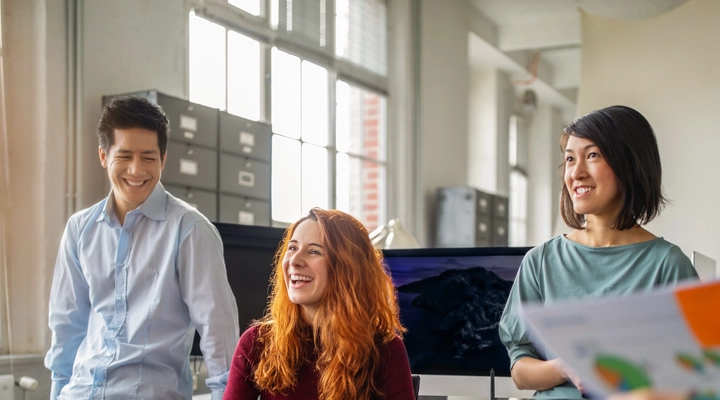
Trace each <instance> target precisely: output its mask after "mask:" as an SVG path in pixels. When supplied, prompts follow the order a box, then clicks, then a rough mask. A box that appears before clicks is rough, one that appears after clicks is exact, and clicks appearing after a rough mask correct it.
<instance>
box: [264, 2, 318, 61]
mask: <svg viewBox="0 0 720 400" xmlns="http://www.w3.org/2000/svg"><path fill="white" fill-rule="evenodd" d="M331 1H332V0H273V2H272V3H273V4H272V5H271V13H272V15H271V17H270V20H271V21H272V24H273V25H274V26H273V28H276V29H277V33H278V37H279V38H280V39H285V40H287V41H289V42H291V43H293V44H299V45H301V46H304V47H307V48H309V49H311V50H315V51H320V52H322V53H329V52H330V50H329V49H328V47H329V44H330V43H329V42H328V40H329V38H330V33H329V32H328V25H329V24H328V18H329V12H328V11H329V9H328V6H329V2H331ZM275 24H276V25H275Z"/></svg>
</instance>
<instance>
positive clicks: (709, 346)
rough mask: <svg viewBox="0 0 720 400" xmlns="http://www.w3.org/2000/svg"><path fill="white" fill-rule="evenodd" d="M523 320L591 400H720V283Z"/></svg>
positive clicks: (527, 312)
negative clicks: (679, 399)
mask: <svg viewBox="0 0 720 400" xmlns="http://www.w3.org/2000/svg"><path fill="white" fill-rule="evenodd" d="M522 312H523V314H524V318H525V320H526V321H527V322H528V323H529V325H530V328H531V329H532V330H533V331H534V333H535V334H537V335H538V336H539V338H540V339H541V340H542V341H543V342H544V343H545V345H546V346H547V347H548V348H549V349H550V350H551V351H552V352H553V353H554V354H555V355H557V356H558V357H559V358H560V359H562V361H563V362H564V363H565V364H566V365H567V366H568V367H570V368H571V369H572V370H574V371H575V372H576V373H577V374H578V375H579V376H580V378H581V381H582V383H583V386H584V387H586V388H587V389H589V391H590V393H591V394H593V395H598V396H606V395H608V394H610V393H612V392H617V391H625V390H631V389H635V388H642V387H652V388H655V389H677V390H692V391H695V392H697V393H701V394H706V395H708V396H711V397H720V281H714V282H710V283H705V284H699V283H692V284H683V285H679V286H676V287H674V288H665V289H658V290H656V291H653V292H650V293H644V294H638V295H631V296H625V297H618V298H609V299H600V300H594V301H582V302H575V303H572V304H558V305H553V306H550V307H542V306H539V305H525V306H524V307H523V311H522Z"/></svg>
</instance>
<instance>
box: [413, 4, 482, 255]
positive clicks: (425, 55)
mask: <svg viewBox="0 0 720 400" xmlns="http://www.w3.org/2000/svg"><path fill="white" fill-rule="evenodd" d="M463 3H464V1H463V0H447V1H436V0H423V1H422V3H421V10H420V13H421V29H422V31H421V36H420V46H421V48H420V58H421V64H420V93H419V96H420V109H419V113H420V126H419V131H418V136H419V137H418V140H419V141H420V144H419V148H420V149H419V154H418V155H417V156H418V158H419V160H420V161H419V163H418V164H419V168H420V170H419V171H417V173H418V174H419V178H420V186H421V193H422V199H420V201H421V203H420V209H421V215H422V216H423V217H424V218H423V220H422V221H417V222H418V230H417V236H418V239H419V241H420V243H421V244H422V245H425V246H429V245H431V244H432V240H433V236H432V232H433V227H434V216H435V200H436V194H437V189H438V188H439V187H443V186H455V185H464V184H466V182H467V169H466V166H467V162H468V161H467V154H468V153H467V148H466V143H467V132H468V106H467V104H468V87H469V79H470V75H469V69H468V55H467V48H468V44H467V40H468V39H467V38H468V29H469V28H468V25H467V23H464V20H465V18H466V17H465V15H466V14H465V13H463V10H465V9H466V7H467V5H466V4H463Z"/></svg>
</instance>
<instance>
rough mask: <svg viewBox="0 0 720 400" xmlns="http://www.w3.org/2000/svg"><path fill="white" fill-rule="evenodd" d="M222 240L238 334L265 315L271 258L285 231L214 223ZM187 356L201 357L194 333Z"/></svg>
mask: <svg viewBox="0 0 720 400" xmlns="http://www.w3.org/2000/svg"><path fill="white" fill-rule="evenodd" d="M214 225H215V227H216V228H217V230H218V232H219V233H220V237H221V238H222V241H223V248H224V257H225V268H226V269H227V277H228V282H229V283H230V288H231V289H232V292H233V294H234V295H235V301H236V302H237V308H238V317H239V319H238V320H239V322H240V333H241V334H242V332H243V331H244V330H245V329H247V327H248V326H249V324H250V323H251V322H252V321H253V320H255V319H259V318H261V317H262V316H263V315H264V313H265V308H266V306H267V300H268V295H269V290H270V275H271V274H272V271H273V265H272V263H273V258H274V257H275V252H276V251H277V248H278V246H279V245H280V242H281V241H282V237H283V234H284V232H285V229H283V228H272V227H267V226H251V225H238V224H227V223H220V222H214ZM190 354H191V355H202V353H201V351H200V337H199V335H198V334H197V332H196V333H195V340H194V342H193V347H192V351H191V352H190Z"/></svg>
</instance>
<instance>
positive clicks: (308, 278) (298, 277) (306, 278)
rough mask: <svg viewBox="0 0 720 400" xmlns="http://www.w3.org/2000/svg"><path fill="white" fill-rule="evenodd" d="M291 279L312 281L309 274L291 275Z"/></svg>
mask: <svg viewBox="0 0 720 400" xmlns="http://www.w3.org/2000/svg"><path fill="white" fill-rule="evenodd" d="M290 279H291V280H293V281H305V282H310V281H312V278H310V277H309V276H302V275H290Z"/></svg>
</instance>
